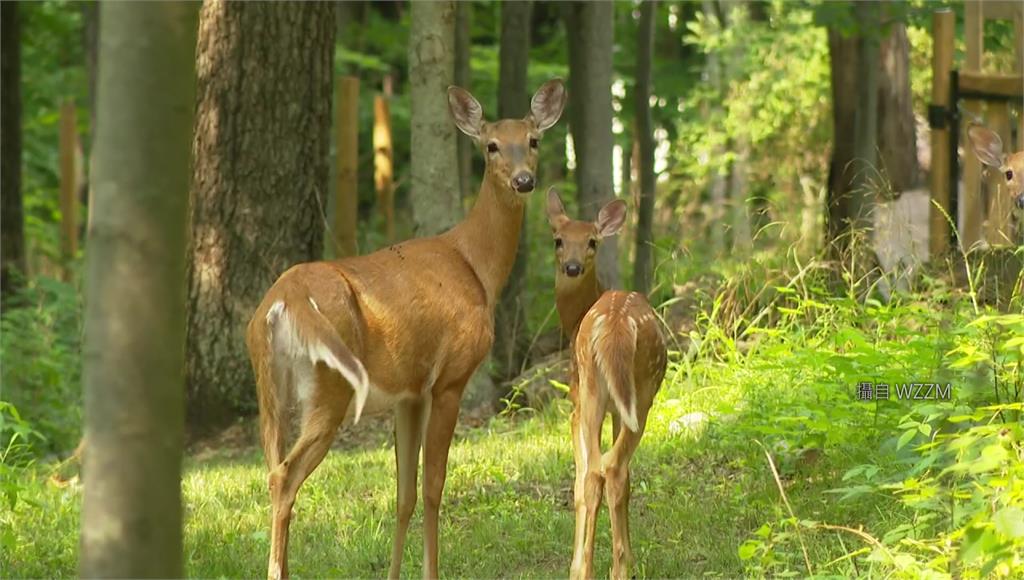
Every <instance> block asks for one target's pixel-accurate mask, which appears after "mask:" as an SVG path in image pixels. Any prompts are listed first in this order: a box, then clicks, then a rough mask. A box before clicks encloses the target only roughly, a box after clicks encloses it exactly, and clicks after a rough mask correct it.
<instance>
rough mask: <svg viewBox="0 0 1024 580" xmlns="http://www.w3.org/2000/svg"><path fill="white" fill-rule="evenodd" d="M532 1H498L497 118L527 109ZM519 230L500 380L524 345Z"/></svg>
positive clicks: (525, 251) (505, 306)
mask: <svg viewBox="0 0 1024 580" xmlns="http://www.w3.org/2000/svg"><path fill="white" fill-rule="evenodd" d="M531 12H532V2H529V1H526V2H519V1H507V2H503V3H502V4H501V47H500V49H499V60H500V67H501V68H500V69H499V72H498V118H499V119H521V118H523V117H525V116H526V113H527V111H528V110H529V104H530V93H529V90H528V88H527V86H526V82H527V81H526V71H527V68H528V66H529V62H530V15H531ZM528 229H529V228H522V229H521V230H520V231H519V250H518V251H517V252H516V261H515V263H514V264H513V266H512V273H511V274H510V275H509V279H508V284H507V285H506V286H505V290H504V291H503V292H502V295H501V301H500V302H499V303H498V308H497V310H496V312H495V323H494V348H493V350H492V352H493V354H494V359H493V360H494V362H495V363H496V364H495V367H496V368H495V373H496V377H495V378H497V379H499V380H507V379H511V378H512V377H514V376H515V375H517V374H518V373H519V369H520V367H521V366H522V364H523V357H524V356H525V351H526V348H527V346H528V345H527V340H528V336H527V335H528V332H527V328H526V309H525V308H524V307H523V289H524V288H525V287H526V267H527V266H526V264H527V263H528V259H529V251H530V247H529V245H528V244H527V230H528Z"/></svg>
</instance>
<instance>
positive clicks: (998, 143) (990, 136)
mask: <svg viewBox="0 0 1024 580" xmlns="http://www.w3.org/2000/svg"><path fill="white" fill-rule="evenodd" d="M967 136H968V137H970V139H971V144H972V145H973V146H974V154H975V155H977V156H978V159H979V160H980V161H981V162H982V163H984V164H985V165H988V166H989V167H994V168H996V169H998V170H999V172H1000V173H1002V174H1003V178H1004V179H1005V183H1006V187H1007V188H1008V189H1009V192H1010V195H1012V196H1013V197H1014V199H1015V200H1016V201H1015V203H1016V204H1017V207H1018V208H1020V209H1024V151H1018V152H1017V153H1012V154H1010V155H1007V154H1005V153H1003V140H1002V139H1000V138H999V134H997V133H996V132H994V131H992V130H991V129H989V128H988V127H983V126H981V125H973V126H971V128H970V129H968V130H967Z"/></svg>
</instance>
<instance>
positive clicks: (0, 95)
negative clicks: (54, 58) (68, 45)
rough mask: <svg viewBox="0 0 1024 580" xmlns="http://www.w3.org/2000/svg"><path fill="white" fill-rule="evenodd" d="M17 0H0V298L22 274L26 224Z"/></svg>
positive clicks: (7, 302)
mask: <svg viewBox="0 0 1024 580" xmlns="http://www.w3.org/2000/svg"><path fill="white" fill-rule="evenodd" d="M19 8H20V3H19V2H4V3H2V4H0V28H2V30H0V35H2V36H0V42H2V44H3V46H2V48H0V83H2V84H3V90H2V91H0V116H2V119H0V200H2V203H0V300H2V302H3V304H4V305H5V306H6V305H10V304H11V302H10V298H11V296H12V295H14V294H15V293H16V292H17V290H18V288H19V277H20V276H24V275H25V274H26V273H27V271H26V264H25V226H24V219H25V218H24V210H23V208H22V199H21V18H20V15H19V14H18V11H19Z"/></svg>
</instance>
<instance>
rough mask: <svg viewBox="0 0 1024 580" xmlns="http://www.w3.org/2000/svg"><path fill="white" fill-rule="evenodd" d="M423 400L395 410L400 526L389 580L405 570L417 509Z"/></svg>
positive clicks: (408, 403)
mask: <svg viewBox="0 0 1024 580" xmlns="http://www.w3.org/2000/svg"><path fill="white" fill-rule="evenodd" d="M426 408H427V405H426V403H425V402H424V400H423V399H414V400H411V401H401V402H399V403H398V405H397V407H396V408H395V469H396V471H397V477H396V479H397V481H398V494H397V501H396V512H397V514H396V515H397V525H396V527H395V540H394V544H393V545H392V548H391V569H390V570H389V571H388V578H391V579H396V578H398V577H399V574H400V573H401V571H402V552H403V551H404V548H405V537H406V534H407V532H408V531H409V520H410V519H412V513H413V512H414V511H415V510H416V471H417V470H418V469H419V453H420V444H421V441H422V438H423V421H424V416H423V413H424V409H426Z"/></svg>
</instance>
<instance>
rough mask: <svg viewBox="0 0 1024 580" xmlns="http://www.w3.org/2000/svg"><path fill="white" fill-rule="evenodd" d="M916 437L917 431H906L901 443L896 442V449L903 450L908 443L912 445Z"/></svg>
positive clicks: (900, 440) (901, 437)
mask: <svg viewBox="0 0 1024 580" xmlns="http://www.w3.org/2000/svg"><path fill="white" fill-rule="evenodd" d="M915 435H917V429H910V430H909V431H904V433H903V435H900V439H899V441H897V442H896V449H903V447H904V446H906V444H907V443H910V440H911V439H913V438H914V436H915Z"/></svg>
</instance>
